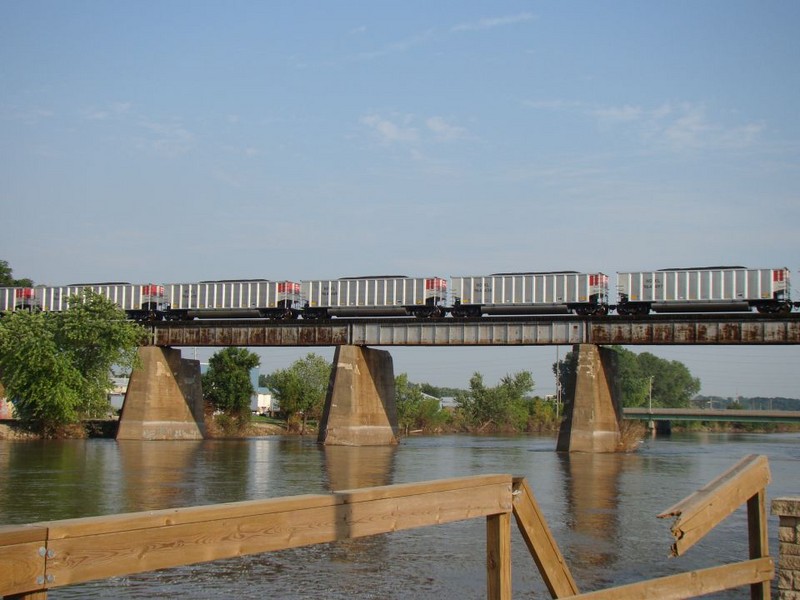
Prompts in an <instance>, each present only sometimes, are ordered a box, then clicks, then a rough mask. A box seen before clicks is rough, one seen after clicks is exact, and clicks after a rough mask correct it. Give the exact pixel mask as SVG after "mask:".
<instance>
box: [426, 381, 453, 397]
mask: <svg viewBox="0 0 800 600" xmlns="http://www.w3.org/2000/svg"><path fill="white" fill-rule="evenodd" d="M419 389H420V391H422V393H423V394H428V395H430V396H435V397H436V398H445V397H449V398H455V397H456V394H458V393H459V392H463V391H464V390H461V389H458V388H452V387H437V386H435V385H431V384H430V383H420V384H419Z"/></svg>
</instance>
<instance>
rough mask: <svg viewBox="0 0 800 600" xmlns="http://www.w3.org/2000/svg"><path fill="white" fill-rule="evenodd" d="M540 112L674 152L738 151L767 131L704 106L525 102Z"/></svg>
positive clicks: (685, 103) (556, 101) (687, 103)
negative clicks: (591, 122) (570, 115)
mask: <svg viewBox="0 0 800 600" xmlns="http://www.w3.org/2000/svg"><path fill="white" fill-rule="evenodd" d="M524 104H525V106H528V107H530V108H534V109H537V110H551V111H568V112H575V113H580V114H583V115H585V116H588V117H591V118H593V119H595V120H596V121H597V122H598V124H600V125H601V126H603V127H604V128H607V129H608V128H627V129H628V130H630V131H633V132H634V133H636V134H637V135H639V136H640V138H641V139H642V141H644V142H647V143H648V144H654V143H655V144H662V145H664V146H666V147H669V148H670V149H672V150H673V151H688V150H693V149H702V148H706V149H709V148H718V149H731V150H733V149H738V148H744V147H747V146H750V145H752V144H754V143H755V142H756V141H757V140H758V138H759V136H760V135H761V133H762V132H763V131H764V129H765V125H764V124H763V123H760V122H751V123H743V124H727V123H725V122H724V121H725V119H724V116H723V115H711V116H709V110H708V108H707V107H706V105H705V104H703V103H694V102H678V103H674V102H664V103H662V104H660V105H657V106H654V107H646V106H640V105H635V104H622V105H619V106H600V107H598V106H594V105H589V104H587V103H583V102H575V101H566V100H536V101H526V102H525V103H524Z"/></svg>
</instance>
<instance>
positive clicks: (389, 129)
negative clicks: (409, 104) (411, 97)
mask: <svg viewBox="0 0 800 600" xmlns="http://www.w3.org/2000/svg"><path fill="white" fill-rule="evenodd" d="M410 121H411V117H408V116H407V117H401V118H400V122H399V123H398V122H397V121H396V120H391V119H388V118H386V117H381V116H378V115H367V116H365V117H361V123H362V124H363V125H366V126H367V127H369V128H370V129H371V130H372V131H373V132H374V133H375V134H377V136H378V137H379V138H380V140H381V141H382V142H384V143H387V144H391V143H395V142H416V141H417V140H418V139H419V132H418V130H417V129H416V128H415V127H412V126H411V125H410Z"/></svg>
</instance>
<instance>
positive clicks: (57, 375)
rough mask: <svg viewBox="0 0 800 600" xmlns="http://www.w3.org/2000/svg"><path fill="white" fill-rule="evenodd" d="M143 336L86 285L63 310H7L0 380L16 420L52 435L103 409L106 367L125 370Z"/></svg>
mask: <svg viewBox="0 0 800 600" xmlns="http://www.w3.org/2000/svg"><path fill="white" fill-rule="evenodd" d="M144 333H145V332H144V329H143V328H142V327H141V326H139V325H136V324H135V323H132V322H130V321H127V320H126V319H125V313H124V312H123V311H122V310H120V309H119V308H118V307H117V306H116V305H115V304H114V303H113V302H111V301H110V300H108V299H106V298H104V297H103V296H100V295H99V294H95V293H93V292H92V291H90V290H88V289H87V290H84V292H83V293H82V295H80V296H73V297H72V298H70V299H69V306H68V309H67V310H66V311H64V312H60V313H56V312H27V311H19V312H14V313H12V314H10V315H7V316H5V317H4V318H3V319H2V320H0V380H2V382H3V386H4V387H5V388H6V394H7V395H8V397H9V398H12V399H13V400H12V402H13V403H14V408H15V410H16V412H17V414H18V415H19V417H20V419H21V420H22V421H23V422H25V423H26V424H27V425H28V426H29V427H31V428H32V429H35V430H38V431H40V432H41V433H43V434H45V435H54V434H56V433H58V431H59V429H60V428H62V427H63V426H65V425H68V424H71V423H76V422H78V421H79V420H81V419H85V418H94V417H102V416H105V415H106V414H107V413H108V411H109V410H110V404H109V402H108V393H109V391H110V390H111V389H112V387H113V383H112V382H111V377H110V375H111V368H112V366H115V365H116V366H120V367H123V368H132V367H133V365H134V363H135V361H136V349H137V347H138V346H139V344H140V343H141V342H142V340H143V339H144Z"/></svg>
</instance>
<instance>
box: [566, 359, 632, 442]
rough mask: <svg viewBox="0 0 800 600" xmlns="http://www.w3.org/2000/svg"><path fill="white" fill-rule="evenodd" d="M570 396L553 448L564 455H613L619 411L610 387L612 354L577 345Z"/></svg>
mask: <svg viewBox="0 0 800 600" xmlns="http://www.w3.org/2000/svg"><path fill="white" fill-rule="evenodd" d="M573 351H574V352H577V353H578V364H577V369H576V374H575V384H574V385H573V386H572V389H573V391H574V397H573V399H572V402H569V403H567V405H566V412H565V415H564V420H563V421H562V423H561V429H560V430H559V432H558V443H557V445H556V449H557V450H559V451H565V452H617V451H618V450H619V446H620V423H621V422H622V409H621V406H620V402H619V394H618V393H617V390H616V386H615V385H614V380H615V375H616V355H615V352H614V351H613V350H610V349H607V348H600V347H599V346H596V345H594V344H579V345H576V346H575V347H574V348H573Z"/></svg>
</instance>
